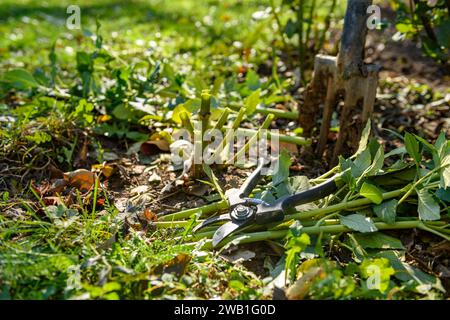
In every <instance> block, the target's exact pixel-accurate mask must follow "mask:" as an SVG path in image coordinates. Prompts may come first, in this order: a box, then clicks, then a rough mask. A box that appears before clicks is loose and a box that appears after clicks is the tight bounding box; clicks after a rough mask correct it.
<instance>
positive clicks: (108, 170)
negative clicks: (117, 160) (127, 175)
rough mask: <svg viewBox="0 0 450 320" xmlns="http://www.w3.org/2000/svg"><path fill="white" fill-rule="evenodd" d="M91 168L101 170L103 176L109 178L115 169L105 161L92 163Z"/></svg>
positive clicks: (95, 170) (96, 170)
mask: <svg viewBox="0 0 450 320" xmlns="http://www.w3.org/2000/svg"><path fill="white" fill-rule="evenodd" d="M92 170H93V171H94V172H101V173H102V174H103V176H104V177H105V178H109V177H111V176H112V174H113V173H114V171H116V168H115V167H113V166H110V165H108V164H106V163H103V164H94V165H93V166H92Z"/></svg>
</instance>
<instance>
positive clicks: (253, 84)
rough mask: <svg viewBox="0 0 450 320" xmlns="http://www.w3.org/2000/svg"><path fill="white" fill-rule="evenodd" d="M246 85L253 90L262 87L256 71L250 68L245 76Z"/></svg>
mask: <svg viewBox="0 0 450 320" xmlns="http://www.w3.org/2000/svg"><path fill="white" fill-rule="evenodd" d="M245 85H246V86H247V88H248V89H250V90H252V91H255V90H257V89H259V88H260V87H261V82H260V81H259V76H258V74H257V73H256V72H255V71H253V70H249V71H248V72H247V75H246V77H245Z"/></svg>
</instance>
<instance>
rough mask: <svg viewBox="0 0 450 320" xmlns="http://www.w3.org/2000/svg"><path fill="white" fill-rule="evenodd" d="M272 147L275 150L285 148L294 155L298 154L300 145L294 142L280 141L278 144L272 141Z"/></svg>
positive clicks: (278, 150) (279, 150)
mask: <svg viewBox="0 0 450 320" xmlns="http://www.w3.org/2000/svg"><path fill="white" fill-rule="evenodd" d="M270 147H271V149H272V150H273V152H281V150H283V149H285V150H286V151H288V152H289V153H290V154H293V155H296V154H298V147H297V145H296V144H294V143H289V142H283V141H279V142H278V144H275V143H271V144H270Z"/></svg>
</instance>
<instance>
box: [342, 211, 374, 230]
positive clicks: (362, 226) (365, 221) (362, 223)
mask: <svg viewBox="0 0 450 320" xmlns="http://www.w3.org/2000/svg"><path fill="white" fill-rule="evenodd" d="M340 221H341V223H342V224H343V225H344V226H346V227H349V228H350V229H352V230H355V231H359V232H375V231H377V230H378V229H377V227H376V226H375V224H374V223H373V221H372V219H370V218H369V217H366V216H363V215H362V214H359V213H355V214H351V215H348V216H341V217H340Z"/></svg>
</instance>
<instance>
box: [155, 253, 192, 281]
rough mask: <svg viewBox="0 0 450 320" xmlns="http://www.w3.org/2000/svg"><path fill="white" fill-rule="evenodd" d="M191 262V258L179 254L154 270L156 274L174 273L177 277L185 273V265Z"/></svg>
mask: <svg viewBox="0 0 450 320" xmlns="http://www.w3.org/2000/svg"><path fill="white" fill-rule="evenodd" d="M190 261H191V256H190V255H188V254H186V253H180V254H178V255H177V256H176V257H175V258H173V259H172V260H170V261H168V262H167V263H165V264H164V265H161V266H159V267H157V268H156V269H155V272H156V273H175V275H177V276H178V277H180V276H182V275H183V274H184V273H185V272H186V268H187V265H188V264H189V262H190Z"/></svg>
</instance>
